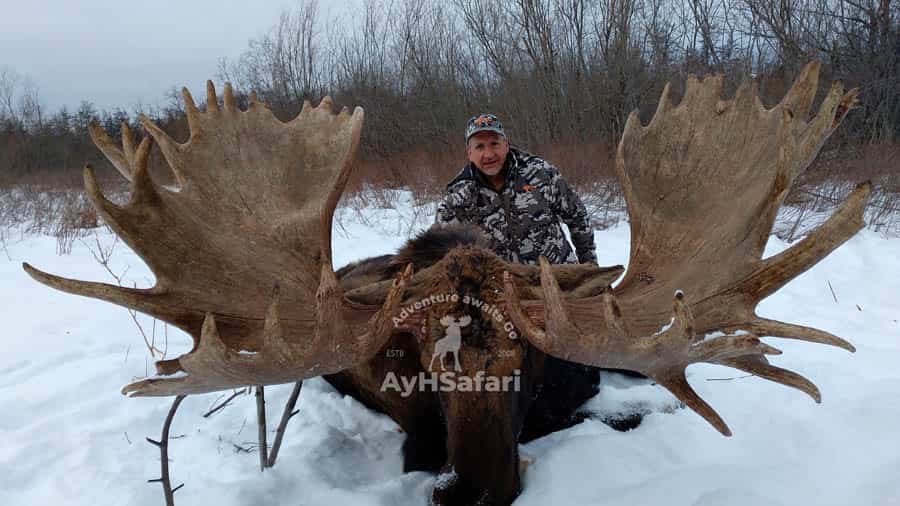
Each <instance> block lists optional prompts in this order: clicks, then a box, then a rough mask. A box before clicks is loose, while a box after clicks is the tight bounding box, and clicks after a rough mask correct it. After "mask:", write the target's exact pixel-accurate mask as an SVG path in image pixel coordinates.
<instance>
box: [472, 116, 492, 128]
mask: <svg viewBox="0 0 900 506" xmlns="http://www.w3.org/2000/svg"><path fill="white" fill-rule="evenodd" d="M475 124H476V125H478V126H480V127H483V126H485V125H490V124H491V118H489V117H487V116H483V115H482V116H478V118H476V119H475Z"/></svg>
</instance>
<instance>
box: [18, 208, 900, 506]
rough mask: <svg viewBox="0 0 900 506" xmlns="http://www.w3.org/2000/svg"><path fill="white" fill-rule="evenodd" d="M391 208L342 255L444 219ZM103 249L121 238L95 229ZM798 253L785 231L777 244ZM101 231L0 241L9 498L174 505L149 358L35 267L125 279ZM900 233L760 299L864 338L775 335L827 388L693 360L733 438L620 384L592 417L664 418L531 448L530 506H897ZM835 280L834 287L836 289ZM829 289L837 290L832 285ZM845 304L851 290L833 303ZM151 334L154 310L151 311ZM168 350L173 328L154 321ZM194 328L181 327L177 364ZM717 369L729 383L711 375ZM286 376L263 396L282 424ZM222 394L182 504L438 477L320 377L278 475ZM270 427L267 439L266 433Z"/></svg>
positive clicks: (178, 424)
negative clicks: (158, 441)
mask: <svg viewBox="0 0 900 506" xmlns="http://www.w3.org/2000/svg"><path fill="white" fill-rule="evenodd" d="M399 197H400V202H399V204H398V206H397V208H396V209H375V208H363V209H359V210H352V209H343V210H342V211H341V213H339V215H338V219H339V223H338V224H337V225H336V235H335V241H336V247H335V250H336V252H337V254H336V257H337V258H336V263H337V264H338V265H341V264H343V263H345V262H348V261H351V260H355V259H358V258H363V257H366V256H370V255H375V254H381V253H385V252H390V251H392V250H394V249H395V248H396V247H398V246H399V245H400V244H401V243H402V241H403V240H404V239H405V237H406V235H407V234H409V233H412V232H414V231H416V230H417V229H419V228H421V227H422V226H423V225H424V223H425V222H426V221H427V219H428V217H429V216H430V215H431V212H430V210H429V209H428V208H414V207H413V206H411V205H410V202H409V201H408V198H406V197H404V196H403V195H400V196H399ZM97 239H99V244H100V245H102V246H103V247H106V248H108V247H109V246H110V245H111V244H112V243H113V238H112V236H111V235H109V234H108V233H106V232H102V231H101V232H100V233H99V235H98V236H97ZM596 242H597V245H598V250H599V254H600V263H601V264H606V265H609V264H615V263H625V262H626V260H627V256H628V228H627V224H626V223H624V222H622V224H621V225H620V226H619V227H617V228H614V229H611V230H607V231H603V232H598V233H597V234H596ZM785 247H786V245H785V244H784V243H782V242H780V241H778V240H777V239H774V238H773V239H772V240H771V241H770V244H769V247H768V254H772V253H775V252H778V251H780V250H782V249H784V248H785ZM97 249H98V246H97V243H95V241H94V238H87V239H85V240H83V241H77V242H76V243H75V246H74V248H73V250H72V253H71V255H68V256H57V255H56V243H55V240H54V239H53V238H49V237H43V236H24V237H22V236H17V235H15V234H13V235H12V236H10V237H7V245H6V249H5V251H0V318H2V321H3V322H4V324H3V327H4V330H3V335H2V337H0V340H2V341H0V342H2V344H3V346H2V354H0V441H2V443H0V505H11V506H12V505H15V506H22V505H27V506H32V505H35V506H36V505H45V504H66V505H72V506H75V505H82V504H83V505H91V506H95V505H98V504H103V505H105V504H116V505H121V504H129V505H153V506H158V505H160V504H163V499H162V493H161V490H160V488H161V487H160V486H159V485H158V484H147V483H146V480H147V479H153V478H157V477H158V475H159V453H158V450H157V449H156V448H155V447H153V446H151V445H149V444H148V443H146V442H145V441H144V438H145V437H147V436H149V437H153V438H157V437H159V432H160V427H161V425H162V421H163V419H164V417H165V415H166V413H167V411H168V409H169V406H170V404H171V399H128V398H125V397H123V396H122V395H121V394H119V389H120V387H121V386H122V385H124V384H125V383H128V382H130V381H131V380H132V379H134V378H135V377H138V376H144V375H145V374H146V373H147V371H148V370H152V361H151V360H150V358H149V354H148V352H147V350H146V347H145V346H144V343H143V340H142V339H141V337H140V334H139V333H138V331H137V328H136V327H135V325H134V323H133V322H132V320H131V317H130V316H129V314H128V313H127V312H126V311H125V310H124V309H122V308H120V307H117V306H113V305H110V304H107V303H103V302H99V301H94V300H90V299H85V298H80V297H75V296H71V295H66V294H63V293H59V292H56V291H53V290H51V289H49V288H46V287H44V286H42V285H40V284H38V283H36V282H34V281H32V280H31V279H30V278H29V277H28V276H27V275H26V274H25V273H24V272H23V271H22V268H21V262H22V261H28V262H30V263H31V264H33V265H35V266H36V267H38V268H41V269H44V270H47V271H49V272H53V273H59V274H63V275H66V276H69V277H75V278H80V279H88V280H97V281H106V282H109V281H111V276H110V274H109V273H108V272H107V271H106V270H105V269H104V268H103V267H102V266H101V265H100V264H99V263H98V262H97V261H96V260H95V259H94V257H93V255H92V250H93V252H94V253H96V252H97ZM898 258H900V240H897V239H886V238H883V237H881V236H879V235H878V234H875V233H873V232H870V231H863V232H861V233H860V234H858V235H857V236H856V237H854V238H853V239H852V240H850V241H849V242H848V243H847V244H845V245H844V246H843V247H841V248H840V249H838V250H837V251H836V252H835V253H833V254H832V255H831V256H829V257H828V258H827V259H825V260H824V261H823V262H821V263H820V264H819V265H817V266H816V267H814V268H813V269H812V270H810V271H809V272H807V273H805V274H804V275H802V276H800V277H799V278H797V279H796V280H794V281H793V282H791V283H790V284H789V285H787V286H786V287H785V288H784V289H782V290H781V291H780V292H778V294H776V295H775V296H773V297H771V298H769V299H767V300H765V301H764V302H763V303H762V304H761V306H760V309H759V313H760V314H761V315H763V316H767V317H772V318H776V319H781V320H788V321H791V322H794V323H800V324H805V325H811V326H814V327H818V328H821V329H824V330H828V331H830V332H833V333H835V334H837V335H840V336H843V337H845V338H848V339H850V340H851V341H852V342H853V343H854V344H855V345H856V347H857V349H858V351H857V352H856V353H855V354H850V353H847V352H845V351H843V350H839V349H835V348H830V347H826V346H819V345H812V344H806V343H800V342H795V341H787V340H776V339H770V340H769V341H770V342H773V343H775V345H776V346H778V347H779V348H781V349H782V350H783V351H784V352H785V353H784V355H782V356H779V357H775V358H774V359H773V362H774V363H776V364H778V365H780V366H784V367H788V368H790V369H794V370H796V371H798V372H800V373H802V374H804V375H806V376H807V377H809V378H810V379H811V380H813V381H814V382H815V383H817V384H818V386H819V387H820V389H821V390H822V398H823V402H822V404H821V405H817V404H815V403H814V402H813V401H812V400H810V399H809V398H808V397H807V396H805V395H804V394H802V393H800V392H798V391H795V390H792V389H788V388H786V387H782V386H778V385H775V384H773V383H769V382H766V381H763V380H760V379H757V378H753V377H746V376H745V375H744V374H743V373H741V372H739V371H734V370H731V369H727V368H723V367H716V366H711V365H699V366H693V367H691V368H690V369H689V371H688V372H689V377H690V381H691V383H692V384H693V386H694V387H695V389H697V390H698V392H699V393H700V394H701V395H702V396H703V397H704V398H705V399H706V400H707V401H709V402H710V403H711V404H712V405H713V406H714V407H715V408H716V409H717V410H718V411H719V412H720V413H721V414H722V416H723V417H724V418H725V420H726V421H727V422H728V423H729V424H730V426H731V428H732V430H733V432H734V434H735V435H734V437H732V438H724V437H722V436H720V435H719V434H718V433H717V432H716V431H715V430H714V429H713V428H712V427H710V426H709V425H708V424H707V423H706V422H704V421H703V420H702V419H701V418H700V417H698V416H697V415H695V414H693V413H692V412H690V411H688V410H685V409H673V407H674V406H675V405H676V404H675V402H674V401H673V399H672V397H671V396H669V395H668V393H667V392H665V391H664V390H661V389H660V388H659V387H656V386H652V385H647V384H643V385H635V384H632V383H628V382H623V381H620V379H619V378H616V377H610V378H607V379H608V380H609V381H607V382H606V384H605V386H604V387H603V389H602V390H601V392H600V394H599V395H598V396H597V397H596V398H594V399H592V400H591V401H589V402H588V404H587V406H586V408H587V409H589V410H592V411H595V412H597V413H609V412H614V411H616V410H618V409H622V408H623V407H626V408H628V409H645V410H649V411H652V413H651V414H650V415H648V416H647V417H646V418H645V420H644V422H643V423H642V424H641V425H640V426H639V427H638V428H637V429H635V430H632V431H630V432H625V433H621V432H616V431H614V430H612V429H610V428H609V427H607V426H606V425H605V424H603V423H601V422H599V421H594V420H589V421H586V422H584V423H582V424H581V425H579V426H576V427H573V428H571V429H569V430H565V431H562V432H558V433H555V434H552V435H550V436H548V437H546V438H543V439H541V440H538V441H535V442H533V443H530V444H528V445H524V446H523V447H522V448H521V451H522V454H523V455H524V456H528V457H530V458H531V459H533V463H532V464H531V465H530V466H529V467H528V469H527V472H526V474H525V476H524V491H523V493H522V495H521V497H520V498H519V499H518V500H517V501H516V505H520V506H524V505H547V504H566V505H578V504H585V505H588V504H590V505H596V504H604V505H667V506H668V505H694V506H723V505H730V506H745V505H746V506H751V505H752V506H770V505H798V504H816V505H840V506H845V505H855V504H859V505H863V504H865V505H892V504H900V480H898V473H900V324H898V319H900V299H898V296H900V262H898V261H897V259H898ZM109 267H110V269H111V270H112V271H113V272H114V273H116V274H118V275H122V274H124V279H125V282H126V283H128V284H131V283H137V285H138V286H149V285H150V284H152V275H151V273H150V272H149V271H148V269H147V268H146V267H145V266H144V265H143V264H142V263H141V261H140V260H139V259H138V258H137V257H136V256H135V255H134V254H133V253H132V252H131V251H129V250H127V248H126V247H125V246H124V245H123V244H121V243H119V244H117V245H116V246H115V250H114V252H113V255H112V259H111V261H110V264H109ZM829 283H830V286H831V288H829ZM832 288H833V292H834V295H832V290H831V289H832ZM835 297H836V298H837V301H836V302H835ZM141 321H142V324H143V325H144V328H145V330H146V332H147V333H148V334H151V333H152V332H153V329H152V325H151V323H150V321H149V320H147V319H142V320H141ZM155 336H156V343H157V344H158V345H162V344H163V343H164V342H165V340H166V337H165V333H164V332H163V329H162V327H160V326H157V327H156V329H155ZM188 347H189V338H188V337H187V336H185V335H183V334H181V333H179V332H178V331H175V330H173V329H170V330H169V332H168V354H169V356H170V357H173V356H177V355H178V354H180V353H182V352H184V351H186V350H187V349H188ZM717 380H721V381H717ZM289 392H290V386H281V387H270V388H267V389H266V394H267V400H268V408H269V410H268V417H269V421H270V424H269V425H270V429H272V430H274V426H275V424H276V423H277V418H278V417H279V416H280V412H281V407H282V406H283V403H284V400H285V399H286V398H287V396H288V394H289ZM217 399H219V395H218V394H209V395H203V396H192V397H188V398H187V399H186V400H185V401H184V403H183V404H182V407H181V408H180V410H179V411H178V414H177V416H176V418H175V422H174V425H173V428H172V434H173V436H183V437H178V438H177V439H173V440H172V442H171V444H170V456H171V458H172V463H171V471H172V476H173V478H172V480H173V484H174V485H178V484H180V483H185V487H184V488H183V489H181V490H180V491H179V492H178V493H177V494H176V503H177V504H180V505H200V504H215V505H216V506H230V505H240V506H244V505H251V504H252V505H257V504H259V505H320V504H321V505H325V504H327V505H343V504H347V505H369V504H371V505H376V504H377V505H424V504H427V497H428V494H429V490H430V488H431V485H432V483H433V481H434V479H435V477H434V476H433V475H430V474H427V473H411V474H403V472H402V457H401V453H400V448H401V445H402V443H403V438H404V435H403V434H402V433H401V432H400V431H399V430H398V427H397V425H396V424H394V423H393V422H392V421H391V420H390V419H388V418H386V417H384V416H381V415H377V414H374V413H372V412H370V411H368V410H366V409H364V408H363V407H362V406H361V405H360V404H358V403H357V402H356V401H354V400H353V399H350V398H345V397H342V396H340V395H338V394H337V393H336V392H335V391H334V390H333V389H331V388H330V387H329V386H328V385H327V384H326V383H324V382H323V381H321V380H311V381H308V382H306V383H305V384H304V388H303V392H302V395H301V397H300V402H299V405H298V407H299V409H300V414H299V415H298V416H296V417H295V418H294V419H293V420H292V421H291V423H290V425H289V426H288V431H287V435H286V437H285V443H284V446H283V447H282V450H281V454H280V456H279V460H278V464H277V465H276V466H275V468H273V469H270V470H267V471H266V472H265V473H260V472H259V468H258V456H257V455H256V454H255V453H248V452H247V451H246V450H247V449H250V450H252V448H253V446H254V445H255V441H256V424H255V420H256V418H255V417H256V415H255V409H256V408H255V402H254V399H253V397H252V396H251V395H244V396H240V397H238V398H237V399H235V400H234V401H233V402H232V403H231V405H229V406H228V407H226V408H225V409H224V410H222V411H220V412H219V413H217V414H215V415H213V416H212V417H210V418H203V417H202V416H201V415H202V414H203V413H204V412H206V411H207V410H208V409H209V408H210V407H211V406H212V405H214V404H215V403H216V401H217ZM271 439H272V438H271V436H270V441H271Z"/></svg>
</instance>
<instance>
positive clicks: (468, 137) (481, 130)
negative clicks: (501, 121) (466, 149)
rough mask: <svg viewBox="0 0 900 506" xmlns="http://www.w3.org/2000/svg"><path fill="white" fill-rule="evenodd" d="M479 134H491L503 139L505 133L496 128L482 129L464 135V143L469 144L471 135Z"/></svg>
mask: <svg viewBox="0 0 900 506" xmlns="http://www.w3.org/2000/svg"><path fill="white" fill-rule="evenodd" d="M481 132H493V133H495V134H498V135H502V136H503V137H504V138H505V137H506V132H504V131H503V130H501V129H499V128H497V127H483V128H477V129H475V130H472V131H471V132H469V135H466V142H469V139H471V138H472V136H473V135H475V134H480V133H481Z"/></svg>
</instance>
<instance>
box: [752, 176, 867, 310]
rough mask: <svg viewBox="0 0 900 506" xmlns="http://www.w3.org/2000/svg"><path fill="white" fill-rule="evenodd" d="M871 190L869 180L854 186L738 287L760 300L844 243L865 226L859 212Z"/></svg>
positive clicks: (863, 210)
mask: <svg viewBox="0 0 900 506" xmlns="http://www.w3.org/2000/svg"><path fill="white" fill-rule="evenodd" d="M871 191H872V185H871V183H868V182H866V183H863V184H861V185H859V186H857V187H856V189H855V190H853V192H852V193H850V195H849V196H848V197H847V198H846V199H845V200H844V202H843V203H841V205H840V207H838V209H837V211H835V213H834V214H832V215H831V217H830V218H828V220H827V221H826V222H825V223H823V224H822V225H820V226H819V227H818V228H816V229H815V230H814V231H812V232H810V233H809V234H808V235H807V236H806V237H805V238H803V240H801V241H800V242H798V243H797V244H795V245H793V246H791V247H790V248H788V249H787V250H785V251H782V252H781V253H779V254H777V255H775V256H773V257H770V258H767V259H766V260H764V261H762V262H761V263H760V267H759V268H758V269H757V271H756V272H754V273H753V274H752V275H751V276H749V277H748V278H747V279H746V281H744V282H743V283H742V289H743V290H745V291H746V292H747V293H751V294H753V296H754V297H755V298H756V300H757V301H760V300H762V299H764V298H766V297H768V296H769V295H771V294H772V293H774V292H775V291H777V290H778V289H779V288H781V287H782V286H784V285H785V284H786V283H787V282H788V281H790V280H792V279H794V278H795V277H797V276H798V275H799V274H800V273H802V272H804V271H806V270H807V269H809V268H810V267H812V266H813V265H815V264H816V263H818V262H819V261H820V260H822V259H823V258H825V257H826V256H828V254H829V253H831V252H832V251H834V250H835V249H836V248H837V247H838V246H840V245H841V244H844V243H845V242H846V241H847V240H849V239H850V238H851V237H853V236H854V235H855V234H856V233H857V232H858V231H860V230H861V229H862V228H863V226H865V223H864V222H863V215H864V213H865V208H866V203H867V202H868V200H869V195H870V193H871Z"/></svg>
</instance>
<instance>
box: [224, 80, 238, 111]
mask: <svg viewBox="0 0 900 506" xmlns="http://www.w3.org/2000/svg"><path fill="white" fill-rule="evenodd" d="M222 103H223V104H224V106H225V111H226V112H237V111H238V106H237V100H235V98H234V88H232V87H231V83H225V89H224V90H223V92H222Z"/></svg>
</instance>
